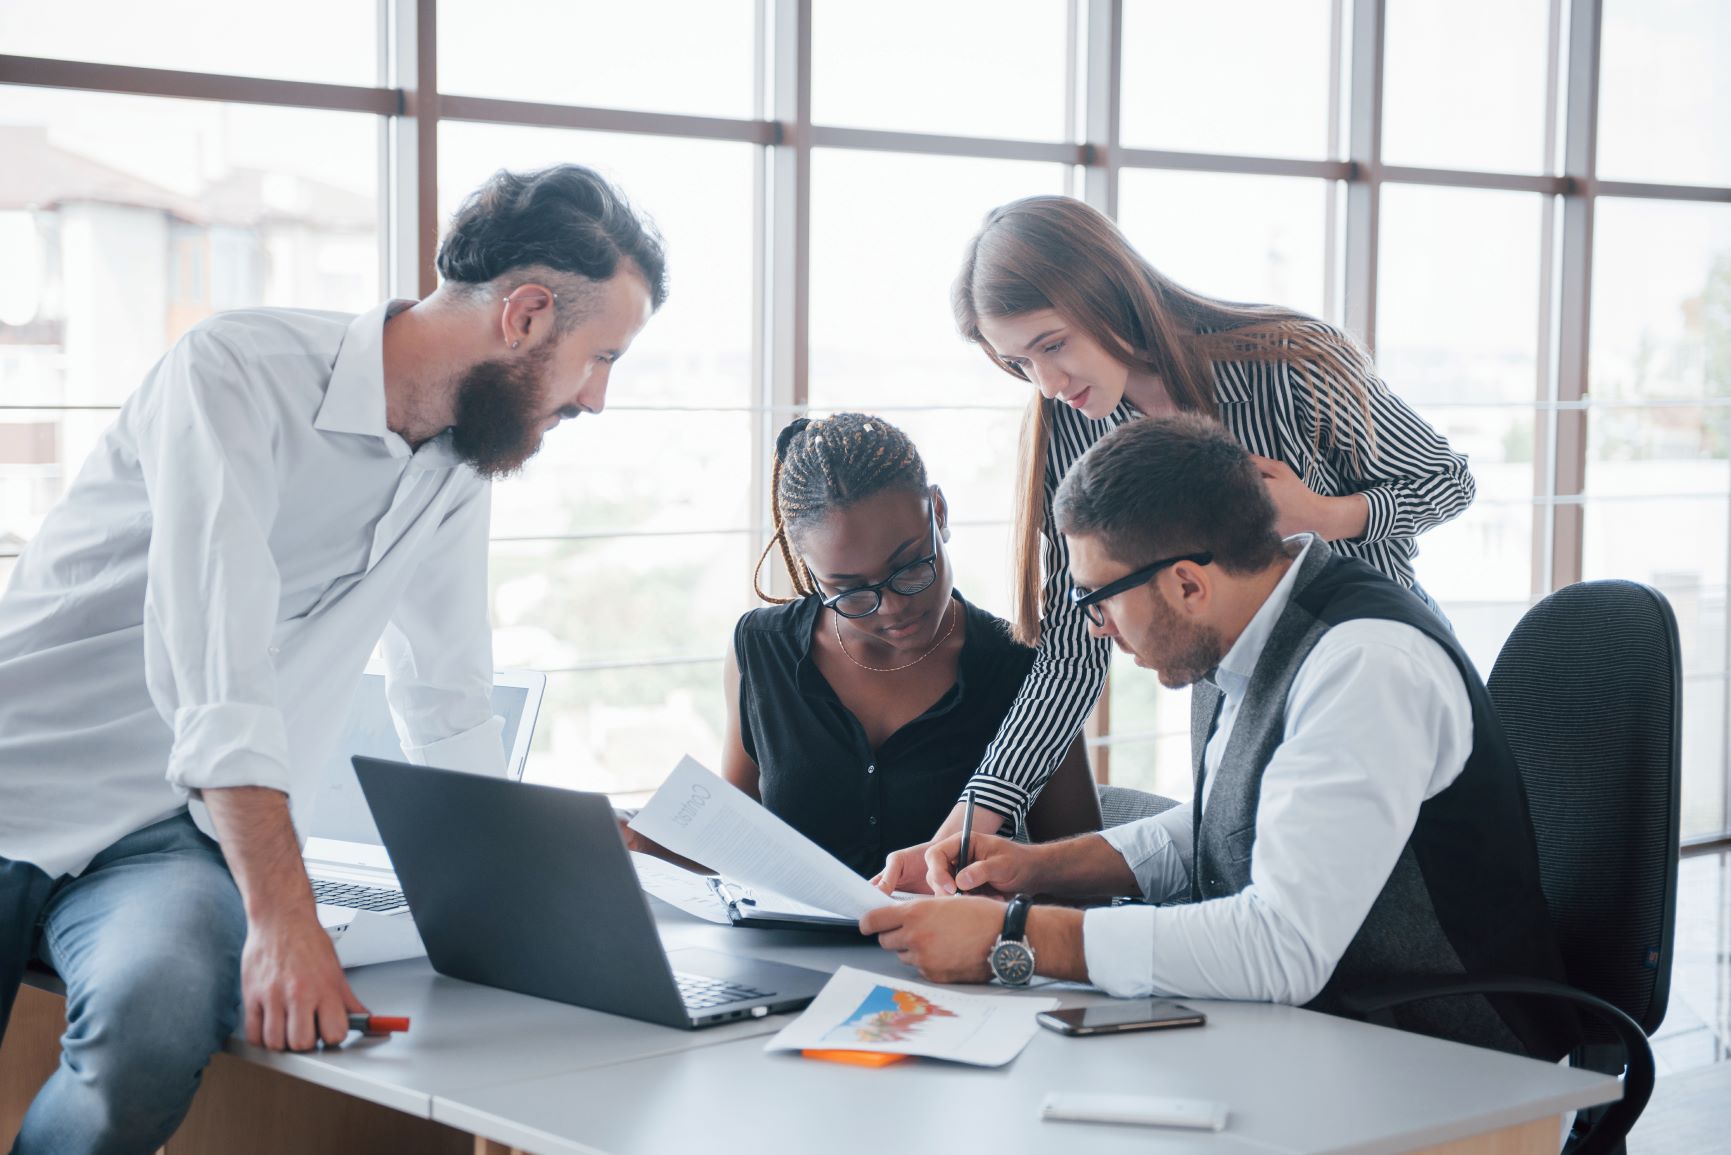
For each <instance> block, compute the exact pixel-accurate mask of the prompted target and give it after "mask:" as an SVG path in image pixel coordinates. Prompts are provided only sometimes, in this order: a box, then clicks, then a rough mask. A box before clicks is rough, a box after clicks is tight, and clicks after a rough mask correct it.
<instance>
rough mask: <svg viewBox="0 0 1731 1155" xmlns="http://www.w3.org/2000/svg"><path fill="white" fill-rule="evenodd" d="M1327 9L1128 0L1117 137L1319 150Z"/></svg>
mask: <svg viewBox="0 0 1731 1155" xmlns="http://www.w3.org/2000/svg"><path fill="white" fill-rule="evenodd" d="M1329 11H1330V4H1329V0H1252V2H1244V0H1240V2H1238V3H1233V4H1192V3H1185V2H1183V0H1129V2H1128V3H1126V4H1125V5H1124V48H1123V64H1122V69H1123V77H1124V81H1123V85H1124V94H1123V111H1122V114H1121V115H1122V117H1123V125H1124V128H1123V136H1124V143H1125V144H1126V145H1128V146H1129V147H1131V148H1158V149H1171V150H1174V151H1177V152H1215V153H1221V152H1223V153H1234V154H1239V155H1246V156H1251V155H1265V156H1311V157H1319V156H1322V155H1324V154H1325V153H1326V152H1327V150H1328V113H1329V36H1330V31H1331V24H1330V16H1329Z"/></svg>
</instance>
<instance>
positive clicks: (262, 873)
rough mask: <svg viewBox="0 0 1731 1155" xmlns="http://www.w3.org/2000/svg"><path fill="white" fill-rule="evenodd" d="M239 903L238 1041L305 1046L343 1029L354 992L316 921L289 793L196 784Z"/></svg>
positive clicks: (336, 1039)
mask: <svg viewBox="0 0 1731 1155" xmlns="http://www.w3.org/2000/svg"><path fill="white" fill-rule="evenodd" d="M203 797H204V804H205V805H206V806H207V807H209V809H210V818H211V821H212V822H214V823H215V824H216V829H217V833H218V834H219V836H220V841H221V843H222V853H223V857H224V858H225V859H227V861H228V867H229V870H230V871H231V872H232V873H233V874H234V882H235V886H236V887H237V888H238V889H239V890H240V897H241V901H242V902H243V903H244V904H245V905H246V946H245V948H244V949H243V950H242V951H241V956H240V996H241V1007H242V1009H243V1011H244V1012H245V1015H246V1038H247V1042H249V1043H252V1044H253V1045H254V1046H263V1047H269V1048H270V1049H271V1050H273V1051H280V1050H283V1049H284V1048H287V1049H288V1050H291V1051H310V1050H312V1049H313V1047H314V1046H316V1045H317V1044H318V1042H319V1040H320V1039H323V1040H324V1041H325V1043H327V1044H328V1045H331V1046H335V1045H336V1044H338V1043H340V1042H342V1041H343V1040H344V1039H345V1038H347V1037H348V1033H349V1020H348V1014H349V1012H350V1011H355V1012H357V1013H358V1012H361V1011H365V1010H366V1009H367V1008H366V1007H364V1006H362V1005H361V1001H360V1000H359V999H357V998H355V993H354V992H353V991H351V990H350V989H349V983H348V980H347V979H345V978H344V977H343V968H342V965H341V964H340V963H338V962H337V949H336V946H335V945H334V944H333V943H332V942H331V937H330V935H328V934H326V933H325V928H324V927H322V926H320V925H319V917H318V907H317V906H316V905H315V903H314V902H313V890H312V886H311V885H310V884H309V883H308V882H307V872H306V867H305V866H304V865H303V864H302V863H301V852H300V844H299V843H298V842H296V841H295V832H294V824H293V823H292V822H291V821H290V819H289V809H288V796H287V795H286V794H284V793H283V792H282V791H280V790H274V789H269V788H266V787H262V786H231V787H223V788H220V789H218V788H211V789H206V790H204V791H203Z"/></svg>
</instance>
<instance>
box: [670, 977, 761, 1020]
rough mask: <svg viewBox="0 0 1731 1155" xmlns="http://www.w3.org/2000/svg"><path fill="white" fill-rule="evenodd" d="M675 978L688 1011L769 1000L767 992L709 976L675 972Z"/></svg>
mask: <svg viewBox="0 0 1731 1155" xmlns="http://www.w3.org/2000/svg"><path fill="white" fill-rule="evenodd" d="M673 977H674V978H675V979H677V980H678V982H679V997H680V998H682V999H684V1000H685V1005H686V1007H687V1009H689V1010H693V1011H703V1010H708V1009H709V1008H710V1007H719V1006H721V1005H722V1004H723V1003H737V1002H742V1001H744V1000H746V999H767V998H768V997H769V995H768V993H767V992H764V991H754V990H752V989H751V988H750V987H746V986H741V985H740V984H738V983H729V982H723V981H722V980H720V979H712V978H710V977H708V976H707V975H692V974H685V973H683V972H680V971H675V972H674V973H673Z"/></svg>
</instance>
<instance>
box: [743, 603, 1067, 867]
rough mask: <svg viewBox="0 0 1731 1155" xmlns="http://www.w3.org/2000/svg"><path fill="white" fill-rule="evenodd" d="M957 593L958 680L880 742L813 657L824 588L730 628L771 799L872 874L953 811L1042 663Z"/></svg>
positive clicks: (761, 785) (764, 788) (762, 789)
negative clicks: (963, 630) (960, 619)
mask: <svg viewBox="0 0 1731 1155" xmlns="http://www.w3.org/2000/svg"><path fill="white" fill-rule="evenodd" d="M954 596H955V598H956V600H957V601H959V602H961V605H962V610H963V612H964V613H966V614H967V637H966V641H965V642H964V643H963V646H962V653H961V656H960V658H959V659H958V661H957V666H956V682H955V684H954V685H953V686H951V687H950V689H949V690H948V691H947V692H946V693H945V694H944V695H943V697H941V698H939V699H938V701H937V702H936V703H934V704H933V705H932V706H931V708H930V709H928V710H926V712H925V713H923V714H921V715H920V716H919V717H917V718H915V719H914V720H913V721H911V722H909V723H908V724H907V725H905V726H903V727H902V728H901V729H900V730H897V731H896V732H895V733H894V734H891V735H890V736H889V737H888V738H887V739H885V740H884V744H883V745H882V746H881V747H880V748H878V749H877V750H873V749H872V748H871V746H870V744H869V743H868V742H867V741H866V734H865V728H864V727H863V726H861V725H860V723H859V720H858V719H857V718H855V717H854V716H853V714H852V713H851V712H850V711H849V710H848V709H847V707H845V706H843V705H842V703H841V699H840V698H838V697H837V696H836V693H835V691H834V690H833V689H832V688H831V687H830V684H829V681H828V679H826V678H825V677H824V676H823V674H822V673H821V672H820V671H819V670H818V668H817V664H816V662H815V661H814V660H813V659H812V654H811V639H812V629H813V627H814V626H815V625H816V623H817V621H818V616H819V613H820V612H821V610H822V608H823V607H822V605H821V604H820V603H819V601H818V599H817V598H816V597H807V598H802V599H801V600H799V601H797V602H790V603H788V604H787V605H781V606H768V607H765V608H762V609H756V610H753V611H751V612H750V613H748V614H746V615H745V616H744V617H742V618H741V619H740V620H739V625H738V626H737V627H735V629H734V632H733V648H734V653H735V655H736V656H737V657H738V659H739V728H740V739H741V741H742V742H743V744H744V746H745V752H746V753H747V754H749V755H751V757H752V759H753V760H754V761H755V762H756V763H757V769H758V775H759V777H758V789H759V794H760V796H761V797H762V799H763V804H764V805H765V806H767V807H769V809H770V810H771V811H772V812H773V813H775V814H777V815H779V816H780V817H781V818H782V819H783V820H784V821H786V822H787V823H788V824H789V825H791V826H793V827H794V828H795V829H796V830H798V831H800V832H801V833H802V834H804V835H805V836H806V837H807V838H810V839H811V840H812V841H813V842H815V843H817V844H818V845H819V846H821V847H823V848H824V849H825V850H827V851H829V852H830V853H831V854H833V855H835V856H836V857H837V858H839V859H841V861H843V862H845V863H847V864H848V866H849V867H851V868H852V869H853V870H854V871H856V872H857V873H859V874H861V875H863V876H865V877H868V878H869V877H870V876H872V875H874V874H876V873H877V872H878V871H879V870H882V869H883V865H884V859H885V857H886V856H888V854H889V853H890V851H892V850H900V849H902V848H903V847H906V846H912V845H913V844H914V843H916V842H922V841H924V840H925V839H927V838H930V837H931V836H932V832H933V831H935V830H936V829H937V828H938V824H939V823H940V822H942V821H943V820H944V818H945V816H946V815H948V814H949V812H950V810H951V809H952V808H953V807H954V806H955V804H956V800H957V799H958V798H960V797H961V793H962V789H963V787H965V786H966V785H967V782H968V779H969V778H970V777H972V775H973V773H974V769H975V767H977V766H978V765H979V764H980V759H981V758H982V757H983V756H984V754H985V752H986V746H987V744H989V743H990V742H991V740H992V739H993V738H994V737H995V736H996V735H997V733H998V727H999V726H1000V725H1001V724H1002V723H1003V720H1004V715H1005V714H1006V713H1007V712H1008V711H1009V709H1010V705H1011V703H1013V702H1014V701H1015V699H1016V693H1017V691H1018V690H1020V689H1021V686H1022V680H1023V679H1024V678H1026V677H1027V675H1028V670H1029V668H1030V667H1031V666H1032V665H1033V663H1034V651H1033V650H1032V649H1030V648H1028V647H1027V646H1023V645H1020V644H1018V643H1017V642H1016V641H1015V639H1014V638H1012V637H1011V636H1010V627H1009V624H1008V623H1007V622H1005V621H1003V620H1002V619H1000V618H998V617H995V616H994V615H992V614H990V613H987V612H986V611H985V610H982V609H980V608H978V607H977V606H973V605H971V604H969V603H968V602H967V600H966V599H964V598H963V597H962V596H961V595H960V594H959V593H958V594H956V595H954Z"/></svg>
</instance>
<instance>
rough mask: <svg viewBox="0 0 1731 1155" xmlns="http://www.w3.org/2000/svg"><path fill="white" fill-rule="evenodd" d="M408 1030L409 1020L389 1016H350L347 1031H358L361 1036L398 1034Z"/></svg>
mask: <svg viewBox="0 0 1731 1155" xmlns="http://www.w3.org/2000/svg"><path fill="white" fill-rule="evenodd" d="M408 1029H409V1020H408V1019H406V1018H393V1017H392V1016H390V1015H366V1014H360V1015H350V1016H349V1030H351V1031H359V1032H361V1033H362V1034H363V1035H391V1034H399V1033H402V1032H404V1031H407V1030H408Z"/></svg>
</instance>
